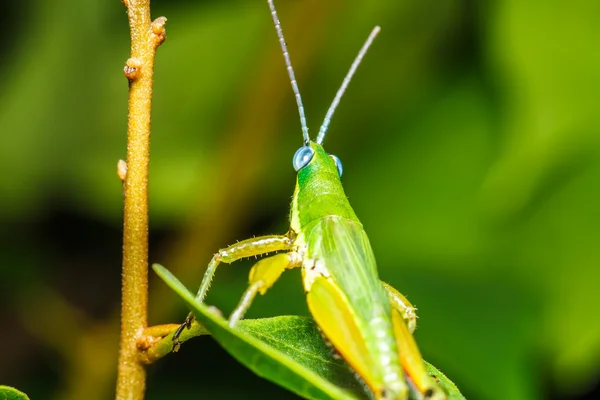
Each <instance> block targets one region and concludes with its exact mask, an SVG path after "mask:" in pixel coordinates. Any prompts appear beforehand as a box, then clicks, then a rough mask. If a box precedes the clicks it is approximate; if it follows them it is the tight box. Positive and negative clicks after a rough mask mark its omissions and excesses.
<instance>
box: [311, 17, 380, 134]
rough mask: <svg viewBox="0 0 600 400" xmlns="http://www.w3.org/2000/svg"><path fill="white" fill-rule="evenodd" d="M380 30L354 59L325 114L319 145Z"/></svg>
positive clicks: (375, 31)
mask: <svg viewBox="0 0 600 400" xmlns="http://www.w3.org/2000/svg"><path fill="white" fill-rule="evenodd" d="M380 30H381V28H380V27H378V26H376V27H375V28H374V29H373V31H371V34H370V35H369V37H368V38H367V41H366V42H365V44H363V47H362V48H361V49H360V51H359V52H358V55H357V56H356V58H355V59H354V62H353V63H352V65H351V66H350V70H349V71H348V73H347V74H346V77H345V78H344V81H343V82H342V86H340V88H339V89H338V91H337V93H336V94H335V98H334V99H333V102H331V105H330V106H329V110H327V114H325V119H324V120H323V124H322V125H321V128H320V129H319V135H317V143H318V144H323V139H325V134H326V133H327V129H328V128H329V123H330V122H331V117H332V116H333V113H334V112H335V109H336V108H337V106H338V104H339V103H340V99H341V98H342V96H343V95H344V92H345V91H346V88H347V87H348V84H349V83H350V80H351V79H352V77H353V76H354V73H355V72H356V69H357V68H358V66H359V64H360V62H361V61H362V59H363V57H364V56H365V54H366V53H367V50H369V47H371V44H372V43H373V40H374V39H375V37H376V36H377V34H378V33H379V31H380Z"/></svg>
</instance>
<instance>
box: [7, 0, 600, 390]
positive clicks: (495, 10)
mask: <svg viewBox="0 0 600 400" xmlns="http://www.w3.org/2000/svg"><path fill="white" fill-rule="evenodd" d="M276 5H277V6H278V10H279V14H280V19H281V21H282V24H283V28H284V31H285V33H286V39H287V42H288V45H289V48H290V54H291V58H292V61H293V63H294V66H295V68H296V73H297V78H298V82H299V86H300V89H301V91H302V94H303V98H304V102H305V106H306V113H307V118H308V121H309V126H310V129H311V132H312V133H313V135H314V134H315V133H316V131H317V130H318V126H319V124H320V122H321V120H322V118H323V116H324V114H325V111H326V109H327V107H328V105H329V103H330V102H331V100H332V99H333V96H334V94H335V91H336V90H337V88H338V86H339V84H340V83H341V80H342V78H343V76H344V74H345V73H346V71H347V69H348V67H349V66H350V63H351V62H352V59H353V58H354V56H355V54H356V52H357V51H358V49H359V48H360V46H361V45H362V43H363V41H364V40H365V38H366V36H367V35H368V33H369V31H370V30H371V29H372V27H373V26H374V25H381V27H382V32H381V34H380V36H379V38H378V39H377V40H376V42H375V44H374V46H373V47H372V49H371V50H370V52H369V54H368V56H367V57H366V58H365V60H364V62H363V65H361V67H360V68H359V71H358V73H357V76H356V77H355V79H354V81H353V82H352V84H351V85H350V88H349V90H348V92H347V94H346V95H345V97H344V99H343V100H342V102H341V105H340V107H339V109H338V111H337V113H336V115H335V116H334V118H333V121H332V124H331V128H330V130H329V136H328V137H327V139H326V141H325V146H326V148H327V150H328V151H329V152H331V153H333V154H336V155H337V156H339V157H340V158H341V160H342V162H343V163H344V171H345V173H344V178H343V182H344V186H345V189H346V193H347V194H348V196H349V197H350V200H351V204H352V205H353V207H354V209H355V211H356V213H357V214H358V216H359V217H360V218H361V220H362V222H363V224H364V226H365V228H366V230H367V232H368V234H369V237H370V239H371V241H372V245H373V247H374V250H375V254H376V256H377V260H378V265H379V270H380V275H381V277H382V278H383V279H384V280H386V281H388V282H390V283H391V284H393V285H394V286H395V287H396V288H398V289H399V290H400V291H402V292H403V293H404V294H406V295H407V296H408V298H409V299H410V300H411V301H412V302H413V303H415V304H416V305H417V307H418V308H419V315H420V319H419V329H418V330H417V333H416V336H417V340H418V341H419V343H420V346H421V349H422V352H423V353H424V356H425V358H426V359H427V360H428V361H430V362H432V363H433V364H434V365H436V366H437V367H438V368H440V369H441V370H442V371H444V372H445V373H446V374H447V375H448V376H449V377H450V378H451V379H452V380H454V381H455V383H456V384H457V385H458V386H459V388H460V389H461V390H462V392H463V394H465V396H467V398H470V399H484V400H499V399H517V400H518V399H534V400H535V399H583V398H593V396H594V394H596V395H598V393H599V391H600V389H599V383H598V382H599V379H600V373H599V370H600V369H599V365H600V317H599V313H598V309H599V308H600V295H599V294H598V293H599V283H600V268H599V265H600V245H599V244H598V243H599V241H600V161H599V160H600V154H599V151H598V150H599V149H600V48H599V47H598V44H599V43H600V2H599V1H597V0H577V1H572V2H563V1H557V0H545V1H541V0H532V1H518V0H495V1H475V0H422V1H411V0H403V1H399V0H370V1H367V0H346V1H342V0H329V1H327V2H322V1H321V2H320V1H317V0H280V1H277V2H276ZM152 7H153V17H158V16H161V15H164V16H166V17H167V18H168V23H167V41H166V42H165V43H164V44H163V45H162V46H161V47H160V48H159V50H158V55H157V59H156V74H155V91H154V113H153V122H152V127H153V129H152V159H151V169H150V185H151V188H150V209H151V216H150V217H151V245H150V246H151V247H150V250H151V260H150V261H151V262H160V263H162V264H164V265H165V266H167V267H168V268H169V269H171V270H172V271H173V272H174V273H175V274H176V275H177V276H178V277H179V278H180V279H181V280H182V281H183V282H184V283H185V284H186V285H187V286H188V287H190V288H193V290H195V288H196V287H197V285H198V284H199V282H200V279H201V277H202V273H203V269H204V267H205V266H206V264H207V263H208V261H209V259H210V257H211V255H212V253H214V252H215V251H216V250H217V249H218V248H219V247H223V246H224V245H227V244H230V243H233V242H234V241H235V240H238V239H244V238H247V237H250V236H252V235H260V234H269V233H283V232H285V231H286V230H287V215H288V214H287V213H288V205H289V201H290V198H291V195H292V191H293V185H294V182H295V173H294V170H293V168H292V166H291V158H292V155H293V154H294V152H295V150H296V149H297V148H298V147H299V146H300V145H301V132H300V127H299V123H298V117H297V111H296V106H295V101H294V98H293V96H292V93H291V90H290V84H289V82H288V80H287V76H286V72H285V67H284V64H283V58H282V56H281V54H280V50H279V48H278V43H277V40H276V36H275V32H274V29H273V26H272V23H271V19H270V18H271V17H270V14H269V11H268V8H267V5H266V1H263V0H230V1H209V0H204V1H192V0H177V1H173V0H172V1H167V0H154V1H153V2H152ZM2 8H3V10H2V12H1V13H0V19H1V20H2V26H3V28H4V34H3V40H2V42H1V43H0V51H1V57H0V89H1V90H0V127H1V129H2V134H0V171H2V172H3V173H2V178H0V223H1V227H2V228H1V230H0V239H1V240H0V255H1V260H2V261H1V264H0V265H1V266H0V268H1V269H0V276H1V277H2V278H1V280H0V282H1V291H0V304H1V308H0V326H1V329H0V383H2V384H9V385H14V386H16V387H19V388H20V389H22V390H24V391H25V392H27V393H29V394H30V395H31V396H32V398H34V399H46V398H47V399H83V398H85V399H91V400H94V399H108V398H111V397H112V396H113V393H114V382H115V376H116V356H117V347H118V337H117V336H118V314H117V313H118V309H119V305H120V293H119V289H120V288H119V286H120V252H121V248H120V246H121V229H122V228H121V221H122V192H121V183H120V181H119V180H118V179H117V175H116V165H117V160H118V159H119V158H125V146H126V118H127V81H126V79H125V78H124V76H123V73H122V68H123V65H124V62H125V60H126V59H127V58H128V56H129V31H128V26H127V17H126V13H125V8H124V6H123V5H122V4H121V3H120V1H119V0H110V1H107V0H87V1H85V2H82V1H78V0H54V1H52V2H49V1H44V0H27V1H18V0H9V1H4V2H3V4H2ZM251 264H252V262H246V263H244V262H241V263H238V264H234V265H232V266H224V267H222V269H220V270H219V272H218V273H217V277H216V279H215V282H214V284H213V286H212V291H211V292H210V294H209V297H208V299H207V301H208V303H210V304H214V305H216V306H217V307H219V308H220V309H222V310H223V311H224V312H225V313H228V312H229V311H230V310H232V308H233V307H234V306H235V304H237V301H238V299H239V297H240V296H241V294H242V292H243V290H244V289H245V284H246V279H247V273H248V271H249V268H250V266H251ZM185 314H186V310H185V309H184V308H183V306H182V304H181V302H180V301H179V300H178V299H177V296H176V295H175V294H173V293H171V292H169V290H168V289H166V287H165V285H164V284H163V283H162V282H160V281H158V280H157V279H156V277H155V276H152V277H151V284H150V322H151V323H152V324H159V323H168V322H172V323H174V322H179V321H181V320H182V318H183V317H184V316H185ZM284 314H307V309H306V305H305V304H304V296H303V292H302V287H301V282H300V273H299V271H290V272H288V273H286V274H285V275H284V276H283V278H282V280H281V281H280V282H278V283H277V284H276V285H275V287H274V288H273V289H272V290H271V291H270V292H269V293H268V294H267V296H264V297H261V298H259V299H257V300H256V302H255V304H254V305H253V307H252V309H251V310H250V312H249V315H248V317H261V316H271V315H284ZM199 397H204V398H215V399H217V398H218V399H221V398H222V399H227V398H248V399H250V398H293V396H292V395H291V394H289V393H287V392H286V391H284V390H282V389H279V388H277V387H275V386H274V385H272V384H270V383H268V382H265V381H263V380H261V379H260V378H257V377H255V376H253V375H252V373H250V372H248V371H246V370H245V369H244V368H243V367H241V366H239V365H237V364H236V363H235V361H233V360H232V359H231V358H230V357H229V356H228V355H227V354H226V353H225V352H223V351H222V350H221V349H220V348H219V347H218V346H217V345H215V344H214V343H213V342H212V340H211V339H210V338H198V339H196V340H193V341H191V342H188V343H186V344H185V345H184V346H183V348H182V350H181V351H180V352H179V353H177V354H174V355H171V356H168V357H166V358H165V359H163V360H161V361H159V362H158V363H157V364H156V365H154V366H152V367H151V368H150V372H149V380H148V395H147V398H148V399H163V398H169V399H191V398H199Z"/></svg>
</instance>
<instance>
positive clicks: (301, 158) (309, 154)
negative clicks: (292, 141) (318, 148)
mask: <svg viewBox="0 0 600 400" xmlns="http://www.w3.org/2000/svg"><path fill="white" fill-rule="evenodd" d="M314 155H315V151H314V150H313V149H312V148H311V147H310V146H302V147H300V148H299V149H298V150H297V151H296V154H294V159H293V161H292V164H294V169H295V170H296V171H300V170H301V169H302V168H304V167H306V166H307V165H308V163H309V162H310V160H312V158H313V156H314Z"/></svg>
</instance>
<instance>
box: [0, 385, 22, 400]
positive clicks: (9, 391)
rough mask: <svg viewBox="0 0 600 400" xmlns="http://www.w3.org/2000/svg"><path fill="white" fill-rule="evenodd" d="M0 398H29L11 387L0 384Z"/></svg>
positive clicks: (13, 399)
mask: <svg viewBox="0 0 600 400" xmlns="http://www.w3.org/2000/svg"><path fill="white" fill-rule="evenodd" d="M0 400H29V397H28V396H27V395H26V394H25V393H23V392H21V391H19V390H17V389H15V388H13V387H10V386H2V385H0Z"/></svg>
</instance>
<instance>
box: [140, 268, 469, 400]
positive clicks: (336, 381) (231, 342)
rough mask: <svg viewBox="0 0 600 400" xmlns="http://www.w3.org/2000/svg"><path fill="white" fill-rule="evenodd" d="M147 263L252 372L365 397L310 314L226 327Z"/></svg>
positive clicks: (320, 392)
mask: <svg viewBox="0 0 600 400" xmlns="http://www.w3.org/2000/svg"><path fill="white" fill-rule="evenodd" d="M152 268H153V269H154V271H155V272H156V273H157V274H158V275H159V276H160V277H161V278H162V279H163V280H164V281H165V283H167V285H169V287H171V289H173V290H174V291H175V292H176V293H177V294H178V295H179V296H181V298H182V299H183V300H184V301H185V302H186V303H187V305H188V306H189V307H190V308H191V309H192V310H193V311H194V314H195V316H196V318H197V319H198V321H199V322H200V323H201V324H202V325H203V326H204V327H206V328H207V329H208V330H209V331H210V333H211V334H212V336H213V337H214V338H215V340H217V341H218V342H219V344H221V346H223V347H224V348H225V349H226V350H227V351H228V352H229V353H230V354H231V355H232V356H233V357H235V358H236V359H237V360H238V361H239V362H241V363H242V364H244V365H245V366H247V367H248V368H250V369H251V370H252V371H253V372H254V373H256V374H257V375H259V376H262V377H263V378H266V379H268V380H270V381H273V382H275V383H277V384H279V385H281V386H283V387H285V388H287V389H289V390H291V391H293V392H295V393H297V394H299V395H300V396H303V397H305V398H309V399H364V398H366V395H365V393H364V391H363V389H362V387H361V386H360V385H359V383H358V381H357V380H356V378H355V375H354V373H353V372H352V371H351V369H350V368H349V367H348V365H347V364H346V363H345V362H344V361H342V360H338V359H336V358H334V357H333V356H332V352H331V349H330V348H329V347H327V345H326V344H325V342H324V341H323V339H322V337H321V334H320V333H319V330H318V328H317V326H316V325H315V324H314V322H313V320H312V319H310V318H306V317H296V316H282V317H274V318H262V319H254V320H243V321H241V322H240V324H239V329H231V328H229V326H228V325H227V321H225V320H224V319H223V318H221V317H220V316H217V315H216V314H215V313H214V312H211V311H210V310H209V309H208V308H207V307H206V306H205V305H204V304H202V303H199V302H197V301H196V300H195V299H194V295H193V294H192V293H191V292H190V291H188V290H187V289H186V288H185V286H183V284H181V282H179V280H177V278H175V277H174V276H173V275H172V274H171V273H170V272H169V271H168V270H167V269H165V268H164V267H162V266H161V265H158V264H154V265H153V266H152ZM427 369H428V372H429V373H430V374H431V375H432V376H434V377H435V378H436V379H437V380H438V381H439V382H440V386H441V387H442V389H444V390H445V391H446V392H447V394H448V399H449V400H461V399H462V400H464V397H463V396H462V395H461V394H460V392H459V391H458V389H457V388H456V386H455V385H454V384H453V383H452V382H451V381H450V380H449V379H448V378H446V376H445V375H444V374H442V373H441V372H440V371H438V370H437V369H436V368H435V367H433V366H432V365H430V364H427Z"/></svg>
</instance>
